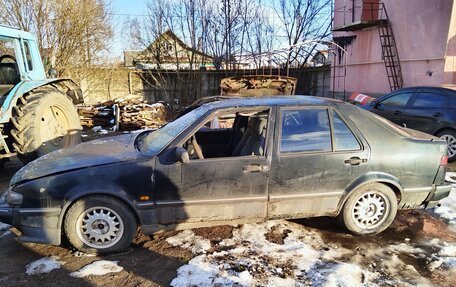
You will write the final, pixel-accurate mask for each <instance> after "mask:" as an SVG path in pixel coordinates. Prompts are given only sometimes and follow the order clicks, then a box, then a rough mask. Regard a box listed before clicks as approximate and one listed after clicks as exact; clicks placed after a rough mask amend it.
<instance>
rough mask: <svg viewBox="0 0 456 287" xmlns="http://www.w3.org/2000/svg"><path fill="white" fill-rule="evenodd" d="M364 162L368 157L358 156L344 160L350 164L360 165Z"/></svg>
mask: <svg viewBox="0 0 456 287" xmlns="http://www.w3.org/2000/svg"><path fill="white" fill-rule="evenodd" d="M364 162H367V158H359V157H357V156H354V157H351V158H349V159H346V160H344V163H345V164H349V165H359V164H360V163H364Z"/></svg>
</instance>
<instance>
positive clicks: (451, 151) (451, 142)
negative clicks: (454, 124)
mask: <svg viewBox="0 0 456 287" xmlns="http://www.w3.org/2000/svg"><path fill="white" fill-rule="evenodd" d="M437 136H438V137H439V138H441V139H444V140H446V142H447V145H448V161H449V162H453V161H455V160H456V132H454V131H452V130H443V131H441V132H439V133H438V134H437Z"/></svg>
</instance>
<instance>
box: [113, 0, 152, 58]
mask: <svg viewBox="0 0 456 287" xmlns="http://www.w3.org/2000/svg"><path fill="white" fill-rule="evenodd" d="M111 4H112V10H113V11H112V12H113V15H112V21H113V26H114V39H113V42H112V45H111V53H112V55H113V56H115V57H123V54H122V51H123V50H124V47H125V46H124V43H123V37H122V35H123V33H124V31H122V28H123V27H122V25H123V23H124V22H125V20H127V19H128V18H130V19H132V18H135V17H140V18H141V20H142V16H136V15H144V14H147V5H146V0H111Z"/></svg>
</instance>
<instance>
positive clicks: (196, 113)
mask: <svg viewBox="0 0 456 287" xmlns="http://www.w3.org/2000/svg"><path fill="white" fill-rule="evenodd" d="M208 111H209V109H208V108H207V107H206V106H204V105H203V106H200V107H198V108H196V109H194V110H193V111H191V112H189V113H187V114H185V115H183V116H181V117H179V118H177V119H176V120H174V121H172V122H170V123H168V124H167V125H165V126H163V127H161V128H160V129H158V130H155V131H151V132H149V133H147V134H145V136H143V137H140V138H138V142H137V147H138V149H139V151H141V152H143V153H146V154H149V155H156V154H157V153H159V152H160V151H161V150H162V149H164V148H165V147H166V146H167V145H168V144H169V143H170V142H171V141H172V140H173V139H174V138H175V137H177V136H178V135H179V134H180V133H182V132H183V131H184V130H185V129H186V128H188V127H189V126H190V125H191V124H192V123H194V122H195V121H196V120H197V119H199V118H200V117H201V116H203V115H204V114H206V113H207V112H208Z"/></svg>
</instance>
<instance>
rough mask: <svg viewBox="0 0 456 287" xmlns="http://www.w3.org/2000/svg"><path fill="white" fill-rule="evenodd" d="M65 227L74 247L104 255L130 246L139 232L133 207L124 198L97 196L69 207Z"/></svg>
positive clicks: (89, 197) (81, 200) (84, 199)
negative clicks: (122, 199) (127, 204)
mask: <svg viewBox="0 0 456 287" xmlns="http://www.w3.org/2000/svg"><path fill="white" fill-rule="evenodd" d="M64 229H65V234H66V236H67V238H68V240H69V241H70V243H71V244H72V245H73V246H74V247H75V248H77V249H79V250H81V251H83V252H89V253H98V254H101V253H109V252H116V251H121V250H123V249H125V248H127V247H128V246H129V245H130V244H131V242H132V240H133V238H134V236H135V234H136V231H137V223H136V218H135V216H134V215H133V213H132V211H131V210H130V208H129V207H128V206H126V205H125V204H124V203H122V202H121V201H119V200H117V199H115V198H113V197H109V196H102V195H94V196H88V197H85V198H82V199H80V200H78V201H76V202H75V203H74V204H73V205H72V206H71V207H70V209H69V210H68V213H67V214H66V216H65V224H64Z"/></svg>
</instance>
